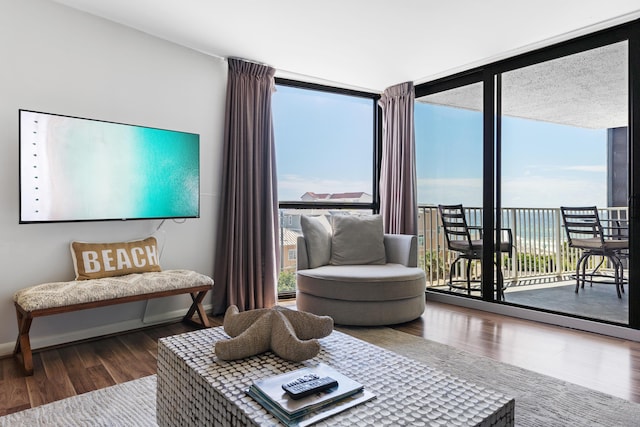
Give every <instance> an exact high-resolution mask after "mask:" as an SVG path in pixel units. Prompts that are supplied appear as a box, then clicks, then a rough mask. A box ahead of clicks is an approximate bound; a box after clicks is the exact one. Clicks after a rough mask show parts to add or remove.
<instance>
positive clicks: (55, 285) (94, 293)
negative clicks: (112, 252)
mask: <svg viewBox="0 0 640 427" xmlns="http://www.w3.org/2000/svg"><path fill="white" fill-rule="evenodd" d="M202 285H211V286H213V279H211V278H210V277H208V276H205V275H204V274H200V273H197V272H195V271H191V270H165V271H158V272H149V273H137V274H127V275H125V276H116V277H105V278H101V279H90V280H74V281H70V282H52V283H44V284H41V285H36V286H31V287H29V288H25V289H21V290H19V291H17V292H16V293H15V294H14V295H13V300H14V301H15V302H16V304H18V305H19V306H20V307H22V308H23V309H24V310H25V311H27V312H30V311H35V310H43V309H47V308H53V307H65V306H69V305H74V304H83V303H88V302H96V301H105V300H110V299H116V298H124V297H129V296H134V295H143V294H150V293H154V292H162V291H171V290H176V289H188V288H191V287H194V286H202Z"/></svg>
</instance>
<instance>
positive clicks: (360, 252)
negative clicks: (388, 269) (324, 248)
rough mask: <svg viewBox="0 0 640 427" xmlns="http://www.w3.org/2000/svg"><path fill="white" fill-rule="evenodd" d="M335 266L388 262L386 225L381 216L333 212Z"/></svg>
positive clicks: (332, 257) (332, 250)
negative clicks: (384, 225)
mask: <svg viewBox="0 0 640 427" xmlns="http://www.w3.org/2000/svg"><path fill="white" fill-rule="evenodd" d="M331 218H332V227H333V236H332V238H331V260H330V262H329V263H330V264H332V265H354V264H360V265H361V264H385V263H386V262H387V258H386V253H385V249H384V228H383V225H382V217H381V216H380V215H363V216H361V215H333V216H332V217H331Z"/></svg>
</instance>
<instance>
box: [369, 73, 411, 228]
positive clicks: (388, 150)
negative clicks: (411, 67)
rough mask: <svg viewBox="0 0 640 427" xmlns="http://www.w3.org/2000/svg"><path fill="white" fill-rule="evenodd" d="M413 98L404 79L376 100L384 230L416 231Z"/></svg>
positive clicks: (409, 85)
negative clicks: (378, 111) (380, 120)
mask: <svg viewBox="0 0 640 427" xmlns="http://www.w3.org/2000/svg"><path fill="white" fill-rule="evenodd" d="M414 99H415V92H414V90H413V83H411V82H406V83H401V84H399V85H395V86H391V87H389V88H387V89H386V90H385V91H384V93H383V94H382V97H381V98H380V100H379V101H378V104H379V105H380V107H381V108H382V162H381V170H380V214H381V215H382V218H383V222H384V230H385V233H394V234H412V235H417V234H418V204H417V200H416V199H417V194H416V192H417V191H416V151H415V131H414V123H413V122H414V120H413V103H414Z"/></svg>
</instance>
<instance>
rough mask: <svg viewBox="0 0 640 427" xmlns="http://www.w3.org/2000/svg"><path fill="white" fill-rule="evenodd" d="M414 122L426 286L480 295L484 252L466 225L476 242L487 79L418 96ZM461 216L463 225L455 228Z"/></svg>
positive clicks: (478, 235)
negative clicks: (457, 207)
mask: <svg viewBox="0 0 640 427" xmlns="http://www.w3.org/2000/svg"><path fill="white" fill-rule="evenodd" d="M415 124H416V125H415V126H416V157H417V175H418V204H419V224H420V229H419V234H420V253H419V260H420V262H421V264H422V266H423V267H424V268H425V271H426V273H427V287H428V288H429V289H432V290H439V291H444V292H453V293H458V294H463V295H468V296H475V297H480V296H482V288H481V285H480V284H481V277H482V259H481V256H480V255H481V254H480V252H479V251H477V250H475V251H474V250H469V248H468V246H467V244H466V243H467V240H466V236H465V235H464V234H463V231H464V229H463V227H462V226H463V225H466V229H467V230H468V231H469V237H470V238H471V239H472V240H473V241H474V243H473V244H474V245H476V246H477V245H478V242H479V241H480V240H481V238H482V234H481V231H482V230H481V228H482V217H483V215H482V214H483V210H482V195H483V179H482V178H483V176H482V174H483V164H482V159H483V83H482V82H472V83H468V84H463V85H460V86H457V87H453V88H451V89H446V90H442V91H438V92H436V93H433V94H429V95H425V96H420V97H417V98H416V104H415ZM443 205H444V206H446V207H444V206H443ZM457 205H461V207H462V209H461V211H460V212H462V214H463V216H464V218H462V217H461V216H460V215H459V214H457V213H456V208H454V206H457ZM439 207H440V209H439ZM462 219H464V221H465V224H460V227H457V226H456V224H455V222H456V221H460V220H462ZM448 222H450V224H449V227H447V223H448Z"/></svg>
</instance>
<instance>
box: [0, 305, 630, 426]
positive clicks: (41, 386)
mask: <svg viewBox="0 0 640 427" xmlns="http://www.w3.org/2000/svg"><path fill="white" fill-rule="evenodd" d="M221 320H222V319H221V318H212V319H211V321H212V325H213V326H218V325H220V324H221ZM193 329H194V327H193V326H190V325H188V324H184V323H175V324H170V325H163V326H159V327H153V328H147V329H144V330H140V331H135V332H131V333H127V334H123V335H117V336H112V337H107V338H102V339H98V340H93V341H89V342H82V343H77V344H71V345H65V346H60V347H57V348H50V349H46V350H43V351H38V352H36V353H34V367H35V374H34V375H33V376H32V377H25V376H23V375H22V373H21V371H20V369H19V366H18V365H17V363H16V362H15V361H14V360H13V359H12V358H4V359H0V415H4V414H9V413H12V412H16V411H21V410H23V409H27V408H30V407H35V406H38V405H42V404H44V403H48V402H52V401H55V400H59V399H63V398H65V397H69V396H74V395H77V394H81V393H85V392H88V391H92V390H96V389H100V388H103V387H107V386H110V385H114V384H118V383H122V382H126V381H130V380H133V379H136V378H141V377H144V376H147V375H151V374H154V373H155V372H156V354H157V345H156V342H157V339H158V338H161V337H164V336H169V335H174V334H178V333H182V332H187V331H190V330H193ZM395 329H398V330H401V331H404V332H407V333H410V334H413V335H417V336H422V337H424V338H427V339H430V340H433V341H438V342H441V343H443V344H447V345H451V346H454V347H457V348H460V349H463V350H467V351H470V352H473V353H477V354H482V355H484V356H487V357H491V358H493V359H496V360H498V361H501V362H505V363H510V364H513V365H517V366H521V367H523V368H526V369H530V370H533V371H536V372H540V373H543V374H546V375H550V376H553V377H556V378H560V379H564V380H567V381H570V382H573V383H577V384H581V385H583V386H586V387H590V388H594V389H597V390H601V391H603V392H606V393H609V394H613V395H615V396H619V397H622V398H625V399H628V400H632V401H635V402H639V403H640V343H637V342H631V341H625V340H620V339H616V338H608V337H603V336H600V335H595V334H590V333H584V332H578V331H574V330H569V329H565V328H558V327H552V326H548V325H543V324H539V323H534V322H528V321H524V320H519V319H514V318H510V317H506V316H500V315H497V314H492V313H486V312H482V311H477V310H471V309H466V308H462V307H456V306H451V305H447V304H441V303H434V302H428V303H427V309H426V310H425V314H424V315H423V316H422V317H421V318H420V319H417V320H415V321H413V322H409V323H407V324H403V325H399V326H396V327H395Z"/></svg>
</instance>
